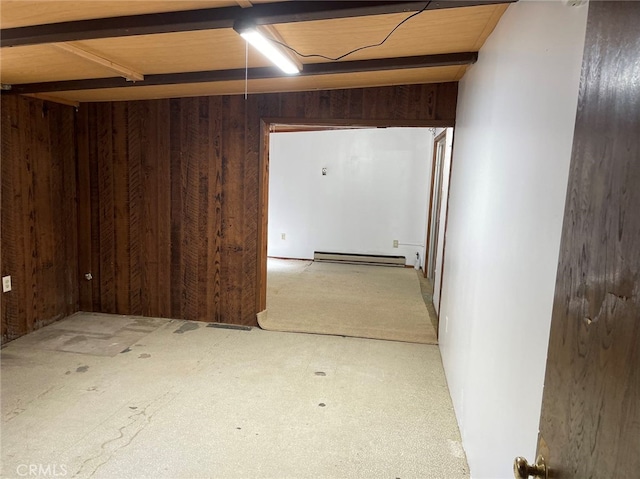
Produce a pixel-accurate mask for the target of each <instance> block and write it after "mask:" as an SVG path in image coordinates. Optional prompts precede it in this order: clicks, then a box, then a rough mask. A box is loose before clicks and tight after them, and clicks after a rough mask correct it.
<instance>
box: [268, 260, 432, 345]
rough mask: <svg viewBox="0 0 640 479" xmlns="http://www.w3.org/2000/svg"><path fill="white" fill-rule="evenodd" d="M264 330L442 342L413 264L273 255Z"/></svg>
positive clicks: (429, 342)
mask: <svg viewBox="0 0 640 479" xmlns="http://www.w3.org/2000/svg"><path fill="white" fill-rule="evenodd" d="M258 321H259V323H260V326H261V327H262V328H263V329H267V330H272V331H293V332H303V333H317V334H333V335H342V336H352V337H361V338H372V339H387V340H393V341H406V342H412V343H426V344H437V342H438V341H437V337H436V332H435V329H434V328H433V325H432V321H431V319H430V317H429V312H428V310H427V307H426V306H425V304H424V301H423V299H422V294H421V292H420V283H419V281H418V278H417V276H416V272H415V270H413V269H408V268H395V267H387V266H369V265H351V264H336V263H321V262H312V261H299V260H282V259H273V258H270V259H269V262H268V273H267V310H266V311H264V312H262V313H260V314H259V315H258Z"/></svg>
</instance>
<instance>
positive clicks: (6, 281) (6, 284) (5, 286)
mask: <svg viewBox="0 0 640 479" xmlns="http://www.w3.org/2000/svg"><path fill="white" fill-rule="evenodd" d="M9 291H11V276H3V277H2V292H3V293H8V292H9Z"/></svg>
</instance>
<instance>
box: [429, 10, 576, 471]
mask: <svg viewBox="0 0 640 479" xmlns="http://www.w3.org/2000/svg"><path fill="white" fill-rule="evenodd" d="M586 16H587V6H583V7H579V8H575V7H568V6H565V5H564V4H562V3H561V2H541V1H535V2H530V1H520V2H518V3H515V4H512V5H511V6H510V7H509V9H508V10H507V12H506V13H505V15H504V16H503V18H502V19H501V20H500V22H499V24H498V26H497V28H496V30H495V31H494V32H493V33H492V34H491V36H490V37H489V39H488V41H487V42H486V44H485V45H484V46H483V48H482V49H481V50H480V55H479V61H478V62H477V63H476V64H475V65H474V66H472V67H471V69H470V70H469V71H468V72H467V74H466V75H465V77H464V78H463V80H462V81H461V82H460V90H459V99H458V110H457V121H456V130H455V144H454V152H453V168H452V183H451V193H450V198H449V225H448V231H447V247H446V253H445V255H446V256H445V266H444V268H445V269H444V280H443V291H442V299H441V301H442V305H441V314H440V348H441V351H442V357H443V363H444V366H445V371H446V375H447V380H448V384H449V388H450V391H451V395H452V398H453V403H454V407H455V411H456V416H457V418H458V423H459V425H460V429H461V433H462V438H463V444H464V447H465V450H466V452H467V457H468V460H469V465H470V468H471V474H472V477H473V478H476V479H477V478H490V479H496V478H511V477H513V472H512V464H513V459H514V457H515V456H517V455H523V456H526V457H528V458H529V459H530V460H534V454H535V450H536V441H537V432H538V422H539V415H540V408H541V403H542V388H543V382H544V372H545V362H546V355H547V342H548V336H549V326H550V321H551V310H552V301H553V292H554V283H555V277H556V269H557V260H558V253H559V245H560V236H561V226H562V217H563V210H564V203H565V195H566V188H567V179H568V167H569V162H570V154H571V146H572V138H573V128H574V122H575V114H576V106H577V98H578V85H579V78H580V67H581V61H582V50H583V45H584V36H585V28H586Z"/></svg>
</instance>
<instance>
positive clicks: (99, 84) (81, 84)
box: [2, 52, 478, 95]
mask: <svg viewBox="0 0 640 479" xmlns="http://www.w3.org/2000/svg"><path fill="white" fill-rule="evenodd" d="M477 60H478V53H477V52H464V53H444V54H438V55H420V56H413V57H398V58H382V59H376V60H355V61H346V62H344V61H343V62H329V63H312V64H308V65H305V66H304V70H302V71H301V72H300V73H299V74H298V75H294V76H286V75H283V73H282V71H281V70H280V69H279V68H277V67H259V68H249V69H248V70H247V71H246V73H247V77H248V79H249V80H258V79H265V78H292V79H295V78H296V77H303V76H317V75H334V74H341V73H360V72H371V71H381V70H404V69H409V68H427V67H443V66H451V65H469V64H472V63H475V62H476V61H477ZM244 78H245V69H244V68H236V69H233V70H209V71H200V72H186V73H165V74H158V75H146V76H145V77H144V81H140V82H130V81H126V80H125V79H124V78H95V79H87V80H67V81H53V82H44V83H24V84H18V85H11V86H7V85H4V86H3V88H6V89H3V91H2V94H3V95H4V94H7V93H8V94H27V93H50V92H61V91H74V90H98V89H103V88H122V87H130V88H132V87H142V86H151V85H179V84H186V83H211V82H221V81H235V80H244Z"/></svg>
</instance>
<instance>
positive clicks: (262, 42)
mask: <svg viewBox="0 0 640 479" xmlns="http://www.w3.org/2000/svg"><path fill="white" fill-rule="evenodd" d="M234 29H235V30H236V31H237V32H238V33H239V34H240V36H241V37H242V38H244V39H245V40H246V41H248V42H249V43H250V44H251V45H253V46H254V47H255V48H256V49H257V50H258V51H259V52H260V53H262V54H263V55H264V56H265V57H267V58H268V59H269V60H270V61H271V62H272V63H273V64H274V65H276V66H277V67H278V68H280V70H282V71H283V72H285V73H287V74H288V75H295V74H296V73H300V68H298V66H297V65H296V64H295V63H294V62H293V61H292V60H291V59H290V58H289V57H288V56H287V55H285V54H284V53H283V52H282V51H281V49H280V48H279V46H278V45H277V44H274V43H273V42H272V41H270V40H269V39H268V38H267V37H266V36H264V35H263V34H262V33H261V32H260V31H258V29H257V28H256V27H246V28H242V29H238V28H234Z"/></svg>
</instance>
